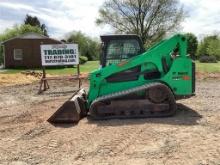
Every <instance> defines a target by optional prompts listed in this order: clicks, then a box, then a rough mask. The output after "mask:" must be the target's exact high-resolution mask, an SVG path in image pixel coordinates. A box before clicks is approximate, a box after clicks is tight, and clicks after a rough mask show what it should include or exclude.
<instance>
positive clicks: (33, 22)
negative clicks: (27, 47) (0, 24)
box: [24, 14, 48, 36]
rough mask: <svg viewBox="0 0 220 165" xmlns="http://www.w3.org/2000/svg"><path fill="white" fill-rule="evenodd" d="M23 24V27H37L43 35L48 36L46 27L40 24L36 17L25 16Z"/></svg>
mask: <svg viewBox="0 0 220 165" xmlns="http://www.w3.org/2000/svg"><path fill="white" fill-rule="evenodd" d="M24 24H25V25H31V26H37V27H40V28H41V30H42V32H43V35H45V36H48V34H47V27H46V25H45V24H41V23H40V21H39V19H38V18H37V17H36V16H31V15H28V14H27V15H26V17H25V19H24Z"/></svg>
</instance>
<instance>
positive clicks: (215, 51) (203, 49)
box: [197, 35, 220, 60]
mask: <svg viewBox="0 0 220 165" xmlns="http://www.w3.org/2000/svg"><path fill="white" fill-rule="evenodd" d="M197 55H198V56H203V55H208V56H215V58H217V59H218V60H220V38H219V36H217V35H211V36H207V37H205V38H204V39H203V40H202V41H201V42H200V44H199V47H198V51H197Z"/></svg>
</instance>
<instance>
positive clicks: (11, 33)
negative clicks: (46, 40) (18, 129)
mask: <svg viewBox="0 0 220 165" xmlns="http://www.w3.org/2000/svg"><path fill="white" fill-rule="evenodd" d="M27 32H35V33H39V34H43V32H42V30H41V29H40V28H39V27H37V26H31V25H20V26H14V27H13V28H11V29H6V30H5V31H4V32H3V33H2V34H0V43H1V42H4V41H5V40H8V39H10V38H13V37H16V36H18V35H21V34H24V33H27ZM2 63H3V49H2V47H0V64H2Z"/></svg>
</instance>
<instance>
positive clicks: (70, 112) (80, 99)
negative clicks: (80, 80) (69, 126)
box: [47, 89, 87, 123]
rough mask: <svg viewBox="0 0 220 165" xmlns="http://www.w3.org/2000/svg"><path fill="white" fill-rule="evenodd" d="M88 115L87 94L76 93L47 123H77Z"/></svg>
mask: <svg viewBox="0 0 220 165" xmlns="http://www.w3.org/2000/svg"><path fill="white" fill-rule="evenodd" d="M86 115H87V109H86V92H85V90H84V89H81V90H79V91H78V92H76V93H75V94H74V95H73V96H72V97H71V98H70V99H69V100H68V101H66V102H65V103H64V104H63V105H62V106H61V107H60V108H59V109H58V110H57V111H56V112H55V113H54V114H53V115H52V116H51V117H50V118H49V119H48V120H47V121H48V122H50V123H77V122H78V121H79V120H80V119H81V118H83V117H85V116H86Z"/></svg>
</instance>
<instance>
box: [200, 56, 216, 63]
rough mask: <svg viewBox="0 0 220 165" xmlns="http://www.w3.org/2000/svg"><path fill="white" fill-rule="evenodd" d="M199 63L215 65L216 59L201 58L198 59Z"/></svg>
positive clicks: (212, 57)
mask: <svg viewBox="0 0 220 165" xmlns="http://www.w3.org/2000/svg"><path fill="white" fill-rule="evenodd" d="M199 62H201V63H217V59H216V57H215V56H207V55H206V56H201V57H200V58H199Z"/></svg>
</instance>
